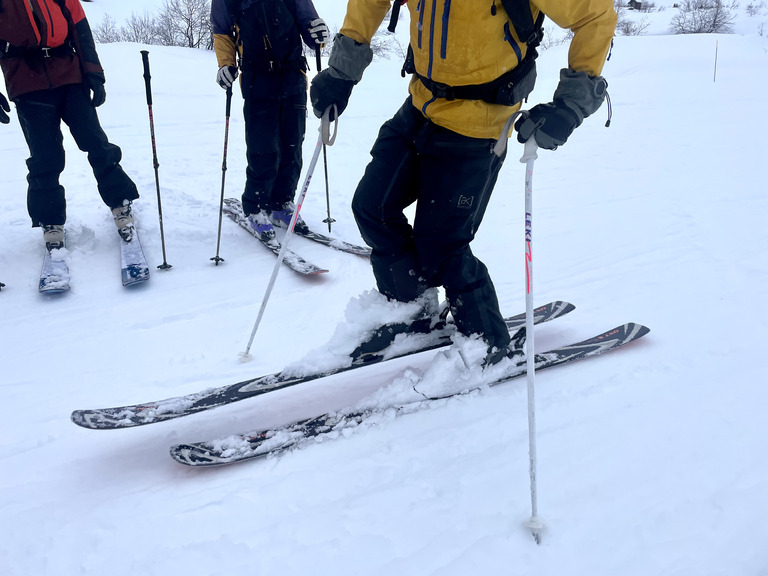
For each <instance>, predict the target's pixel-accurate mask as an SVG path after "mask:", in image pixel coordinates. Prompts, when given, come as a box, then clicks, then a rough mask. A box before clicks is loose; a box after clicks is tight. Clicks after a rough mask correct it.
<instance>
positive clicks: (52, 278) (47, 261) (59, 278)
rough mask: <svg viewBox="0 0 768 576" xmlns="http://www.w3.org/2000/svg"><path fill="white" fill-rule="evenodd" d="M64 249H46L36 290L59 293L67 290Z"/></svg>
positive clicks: (66, 268) (43, 292) (67, 272)
mask: <svg viewBox="0 0 768 576" xmlns="http://www.w3.org/2000/svg"><path fill="white" fill-rule="evenodd" d="M65 255H66V249H64V248H61V249H53V250H46V251H45V257H44V258H43V268H42V270H41V271H40V283H39V285H38V291H39V292H40V293H42V294H61V293H62V292H67V291H69V280H70V276H69V267H68V266H67V262H66V260H65Z"/></svg>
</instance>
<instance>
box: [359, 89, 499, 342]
mask: <svg viewBox="0 0 768 576" xmlns="http://www.w3.org/2000/svg"><path fill="white" fill-rule="evenodd" d="M494 144H495V141H494V140H487V139H478V138H469V137H467V136H462V135H460V134H457V133H455V132H452V131H450V130H447V129H445V128H442V127H440V126H437V125H435V124H433V123H432V122H430V121H428V120H427V119H426V118H424V116H423V115H422V114H421V113H420V112H419V111H418V110H417V109H416V108H414V107H413V105H412V104H411V101H410V98H409V99H408V100H407V101H406V102H405V104H404V105H403V106H402V107H401V108H400V110H399V111H398V112H397V113H396V114H395V116H394V117H393V118H392V119H391V120H388V121H387V122H386V123H384V125H383V126H382V127H381V129H380V131H379V135H378V138H377V140H376V142H375V143H374V145H373V149H372V150H371V156H372V157H373V158H372V160H371V162H370V164H369V165H368V166H367V168H366V170H365V174H364V175H363V178H362V180H361V181H360V183H359V184H358V187H357V190H356V191H355V196H354V198H353V200H352V210H353V212H354V215H355V219H356V221H357V224H358V227H359V229H360V233H361V235H362V237H363V239H364V240H365V242H366V243H367V244H368V245H369V246H370V247H371V248H372V251H373V253H372V255H371V265H372V266H373V273H374V276H375V278H376V283H377V285H378V289H379V291H380V292H381V293H382V294H384V295H385V296H387V297H388V298H391V299H395V300H399V301H404V302H408V301H411V300H414V299H415V298H416V297H418V296H419V295H420V294H421V293H422V292H423V291H424V290H425V289H426V288H427V287H435V286H442V287H444V288H445V293H446V297H447V298H448V302H449V305H450V307H451V313H452V314H453V317H454V320H455V321H456V326H457V327H458V329H459V330H460V332H461V333H462V334H465V335H471V334H480V335H481V336H482V337H483V338H484V339H485V340H486V341H487V342H488V344H489V346H490V347H494V346H495V347H498V348H503V347H505V346H507V344H508V343H509V341H510V337H509V333H508V331H507V328H506V324H505V323H504V319H503V317H502V315H501V312H500V310H499V303H498V299H497V297H496V291H495V289H494V287H493V283H492V281H491V278H490V276H489V274H488V269H487V268H486V267H485V265H484V264H483V263H482V262H481V261H480V260H478V259H477V258H476V257H475V256H474V254H472V250H471V249H470V246H469V245H470V243H471V242H472V240H473V239H474V237H475V232H476V231H477V229H478V227H479V226H480V222H481V221H482V219H483V215H484V214H485V209H486V207H487V205H488V201H489V199H490V197H491V193H492V191H493V187H494V185H495V183H496V178H497V176H498V173H499V169H500V168H501V165H502V164H503V162H504V158H503V157H502V158H499V157H498V156H496V155H495V154H493V152H492V151H491V148H492V146H493V145H494ZM414 202H415V203H416V210H415V216H414V220H413V225H411V224H410V223H409V222H408V220H407V218H406V216H405V215H404V213H403V210H404V209H405V208H406V207H408V206H410V205H411V204H413V203H414Z"/></svg>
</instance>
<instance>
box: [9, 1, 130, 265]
mask: <svg viewBox="0 0 768 576" xmlns="http://www.w3.org/2000/svg"><path fill="white" fill-rule="evenodd" d="M0 67H1V68H2V70H3V75H4V77H5V84H6V87H7V89H8V97H9V98H10V99H11V101H13V103H14V104H15V105H16V111H17V114H18V117H19V123H20V124H21V128H22V131H23V132H24V137H25V139H26V141H27V145H28V146H29V151H30V157H29V159H28V160H27V167H28V169H29V175H28V177H27V181H28V183H29V186H28V190H27V208H28V211H29V216H30V218H31V220H32V226H33V227H38V226H40V227H42V228H43V238H44V240H45V242H46V246H47V248H48V249H49V250H50V249H54V248H61V247H63V246H64V224H65V222H66V219H67V214H66V199H65V193H64V187H63V186H62V185H61V184H60V183H59V176H60V174H61V172H62V171H63V170H64V163H65V160H64V146H63V136H62V133H61V122H62V121H64V123H65V124H67V126H69V129H70V132H71V133H72V136H73V137H74V139H75V142H76V143H77V146H78V148H80V149H81V150H82V151H84V152H87V153H88V161H89V162H90V164H91V167H92V168H93V174H94V176H95V177H96V182H97V184H98V189H99V194H100V195H101V198H102V200H103V201H104V203H105V204H107V206H109V207H110V209H111V210H112V214H113V216H114V218H115V223H116V224H117V228H118V233H119V234H120V236H121V237H122V238H123V239H124V240H126V241H131V239H132V238H133V232H134V222H133V214H132V211H131V202H132V201H133V200H135V199H136V198H138V197H139V194H138V191H137V189H136V185H135V184H134V183H133V181H132V180H131V179H130V178H129V177H128V176H127V175H126V173H125V172H124V171H123V169H122V167H121V166H120V160H121V159H122V152H121V150H120V148H119V147H117V146H116V145H114V144H112V143H110V142H109V141H108V140H107V136H106V134H105V133H104V131H103V130H102V128H101V125H100V123H99V118H98V116H97V114H96V108H97V107H98V106H101V105H102V104H103V103H104V101H105V100H106V97H107V94H106V91H105V89H104V70H103V69H102V67H101V64H100V63H99V57H98V55H97V54H96V46H95V44H94V41H93V35H92V34H91V29H90V26H89V25H88V20H87V19H86V17H85V12H84V11H83V7H82V5H81V4H80V0H0ZM6 112H10V106H9V105H8V103H7V101H6V100H5V98H4V97H2V96H1V95H0V122H3V123H8V122H9V121H10V118H9V117H8V115H7V114H6Z"/></svg>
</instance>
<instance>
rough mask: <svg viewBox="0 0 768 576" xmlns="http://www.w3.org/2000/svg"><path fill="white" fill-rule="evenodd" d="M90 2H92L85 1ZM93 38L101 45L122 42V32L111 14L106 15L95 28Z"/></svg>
mask: <svg viewBox="0 0 768 576" xmlns="http://www.w3.org/2000/svg"><path fill="white" fill-rule="evenodd" d="M85 1H86V2H90V1H91V0H85ZM93 38H94V39H95V40H96V42H99V43H101V44H109V43H110V42H120V40H121V36H120V30H119V29H118V28H117V25H116V24H115V21H114V20H113V19H112V17H111V16H110V15H109V14H105V15H104V18H102V20H101V22H100V23H99V24H97V25H96V26H94V28H93Z"/></svg>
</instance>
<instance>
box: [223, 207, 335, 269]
mask: <svg viewBox="0 0 768 576" xmlns="http://www.w3.org/2000/svg"><path fill="white" fill-rule="evenodd" d="M223 210H224V213H225V214H226V215H227V216H229V217H230V218H231V219H232V220H234V221H235V222H237V223H238V224H240V226H242V227H243V228H245V229H246V230H248V232H249V233H250V234H251V235H252V236H253V237H254V238H256V240H258V241H259V243H260V244H261V245H262V246H264V247H265V248H266V249H267V250H269V251H270V252H272V253H273V254H274V255H275V256H278V255H279V254H280V250H281V249H282V245H281V244H280V242H279V241H278V240H277V239H276V238H273V239H272V240H271V241H269V242H265V241H264V240H262V238H261V236H259V235H258V234H256V232H254V230H253V228H251V226H250V225H249V224H248V219H247V218H246V217H245V213H244V212H243V207H242V206H241V204H240V202H239V201H238V200H235V199H233V198H227V199H225V200H224V205H223ZM283 264H285V265H286V266H288V267H289V268H290V269H291V270H294V271H296V272H298V273H299V274H306V275H312V274H324V273H325V272H328V270H326V269H325V268H320V267H319V266H317V265H315V264H312V263H311V262H307V261H306V260H305V259H304V258H302V257H301V256H299V255H298V254H296V252H294V251H293V250H288V249H286V250H285V254H284V256H283Z"/></svg>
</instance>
